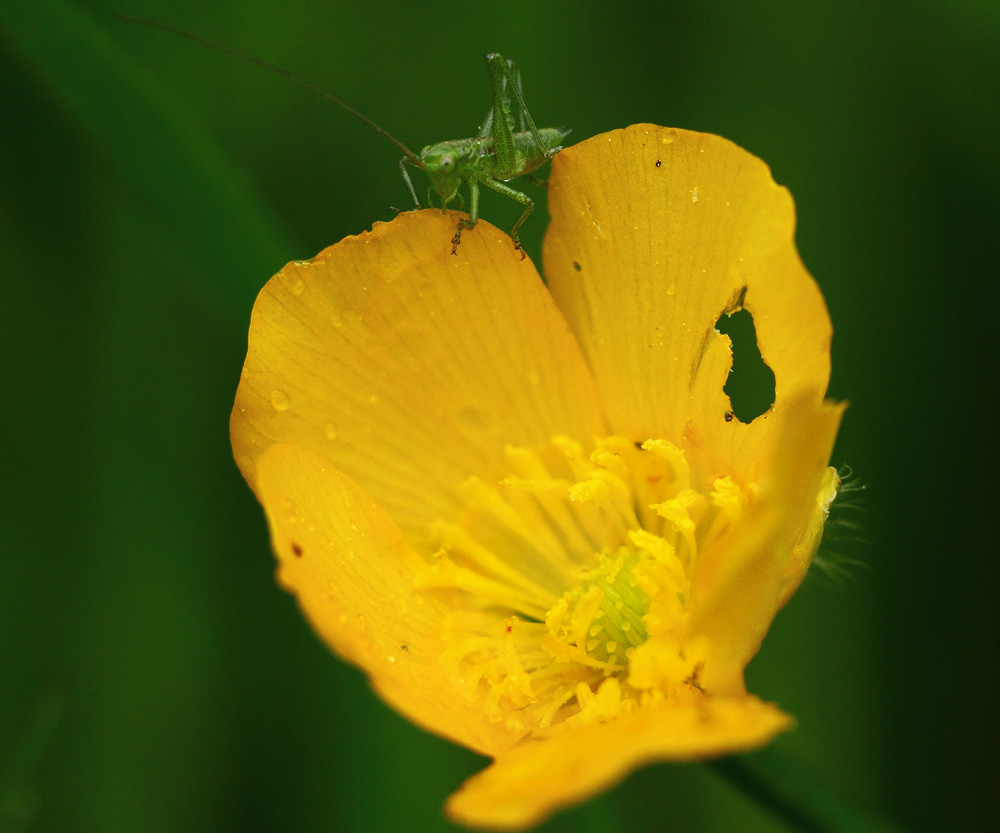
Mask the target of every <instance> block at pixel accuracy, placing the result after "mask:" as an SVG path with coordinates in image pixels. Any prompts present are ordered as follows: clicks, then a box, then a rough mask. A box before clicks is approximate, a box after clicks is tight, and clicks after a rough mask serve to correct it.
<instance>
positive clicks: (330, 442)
mask: <svg viewBox="0 0 1000 833" xmlns="http://www.w3.org/2000/svg"><path fill="white" fill-rule="evenodd" d="M548 197H549V209H550V212H551V215H552V224H551V226H550V228H549V231H548V235H547V237H546V240H545V247H544V258H543V262H544V273H545V276H546V279H547V286H546V284H543V282H542V280H541V279H540V277H539V275H538V273H537V272H536V271H535V268H534V266H533V265H532V263H531V262H530V261H523V262H522V261H521V259H520V258H519V257H518V255H517V253H516V252H515V251H514V248H513V246H512V245H511V241H510V239H509V238H508V237H507V236H506V235H504V234H503V233H501V232H500V231H498V230H497V229H495V228H493V227H491V226H489V225H488V224H487V223H485V222H480V223H479V225H478V226H477V227H476V228H475V229H474V230H470V231H467V232H466V233H465V234H464V235H463V237H462V243H461V246H460V248H459V250H458V255H457V256H452V254H451V246H450V242H449V241H450V240H451V236H452V234H453V232H454V226H455V224H456V216H457V215H454V214H447V215H444V214H442V213H440V212H437V211H422V212H413V213H408V214H402V215H400V216H399V217H398V218H396V219H395V220H393V221H392V222H390V223H386V224H378V225H376V226H375V228H374V229H373V230H372V231H371V232H369V233H365V234H361V235H358V236H357V237H348V238H347V239H345V240H343V241H341V242H340V243H338V244H337V245H335V246H332V247H330V248H328V249H326V250H325V251H323V252H322V253H321V254H319V255H318V256H317V257H316V258H314V259H313V260H310V261H302V262H296V263H290V264H289V265H288V266H286V267H285V268H284V269H283V270H282V271H281V272H280V273H279V274H278V275H276V276H275V277H274V278H273V279H272V280H271V281H270V282H269V283H268V284H267V286H265V288H264V289H263V291H262V292H261V293H260V296H259V297H258V299H257V303H256V306H255V307H254V312H253V318H252V321H251V326H250V340H249V350H248V353H247V359H246V365H245V367H244V369H243V375H242V378H241V381H240V385H239V390H238V391H237V394H236V404H235V407H234V409H233V415H232V424H231V429H232V442H233V450H234V453H235V457H236V460H237V463H238V464H239V466H240V469H241V471H242V472H243V475H244V477H246V479H247V481H248V482H249V484H250V485H251V487H252V488H253V490H254V492H255V493H256V495H257V497H258V499H259V500H260V502H261V503H262V504H263V506H264V509H265V511H266V513H267V518H268V521H269V524H270V529H271V536H272V545H273V548H274V551H275V553H276V554H277V557H278V561H279V567H278V579H279V581H280V582H281V584H282V585H284V586H285V587H286V588H288V589H289V590H290V591H291V592H293V593H294V594H295V595H296V596H297V598H298V601H299V604H300V605H301V607H302V609H303V610H304V611H305V613H306V615H307V616H308V618H309V620H310V621H311V622H312V624H313V627H314V628H315V629H316V630H317V631H318V632H319V634H320V635H321V636H322V637H323V638H324V639H325V640H326V641H327V642H328V643H329V645H330V646H331V647H332V648H333V649H334V650H335V651H336V652H337V653H338V654H340V655H341V656H342V657H344V658H345V659H347V660H348V661H350V662H353V663H356V664H357V665H359V666H360V667H361V668H363V669H364V670H365V671H366V672H367V673H368V675H369V677H370V678H371V682H372V685H373V686H374V688H375V689H376V691H377V692H378V693H379V694H380V695H381V696H382V697H383V698H384V699H385V700H386V701H387V702H388V703H389V704H390V705H392V706H393V707H394V708H396V709H398V710H399V711H400V712H402V713H403V714H405V715H406V716H407V717H409V718H410V719H411V720H413V721H414V722H416V723H418V724H419V725H421V726H423V727H425V728H426V729H429V730H430V731H433V732H436V733H438V734H440V735H443V736H445V737H447V738H450V739H452V740H454V741H456V742H457V743H461V744H464V745H465V746H468V747H470V748H471V749H474V750H476V751H478V752H481V753H483V754H484V755H488V756H491V757H493V758H494V759H495V760H494V762H493V763H492V764H491V765H490V766H488V767H487V768H486V769H485V770H484V771H483V772H481V773H479V774H478V775H476V776H474V777H473V778H471V779H470V780H469V781H468V782H466V784H465V785H464V786H463V787H462V788H461V789H460V790H459V791H458V792H457V793H455V795H453V796H452V797H451V799H450V800H449V801H448V804H447V811H448V813H449V814H450V815H451V817H452V818H454V819H456V820H458V821H460V822H464V823H467V824H471V825H479V826H486V827H509V828H518V827H524V826H527V825H529V824H532V823H534V822H536V821H538V820H540V819H541V818H543V817H544V816H545V815H546V814H548V813H550V812H552V811H553V810H554V809H556V808H558V807H560V806H565V805H568V804H572V803H575V802H579V801H581V800H583V799H584V798H586V797H587V796H589V795H591V794H593V793H594V792H596V791H598V790H600V789H602V788H604V787H606V786H608V785H609V784H611V783H613V782H615V781H616V780H618V779H620V778H621V777H623V776H624V774H626V773H627V772H628V771H630V770H631V769H634V768H635V767H637V766H639V765H641V764H643V763H646V762H649V761H654V760H692V759H699V758H705V757H709V756H714V755H721V754H726V753H731V752H738V751H743V750H748V749H751V748H754V747H758V746H761V745H763V744H765V743H767V742H768V741H769V740H770V739H771V738H772V737H773V736H774V735H775V734H777V733H779V732H781V731H782V730H784V729H786V728H788V727H789V725H790V723H791V719H790V718H789V717H788V716H787V715H786V714H784V713H783V712H782V711H780V710H779V709H778V708H777V707H776V706H774V705H771V704H769V703H765V702H762V701H761V700H759V699H757V698H756V697H754V696H752V695H750V694H748V693H747V691H746V688H745V686H744V680H743V672H744V668H745V667H746V665H747V663H748V662H749V661H750V659H751V658H752V657H753V655H754V654H755V653H756V651H757V649H758V647H759V646H760V644H761V640H762V639H763V637H764V634H765V632H766V630H767V628H768V626H769V624H770V622H771V620H772V618H773V617H774V615H775V613H776V612H777V611H778V609H779V608H780V607H781V606H782V605H783V604H784V603H785V602H786V601H787V600H788V598H789V597H790V596H791V595H792V593H793V592H794V591H795V589H796V587H797V586H798V584H799V582H800V581H801V580H802V578H803V576H804V574H805V572H806V569H807V568H808V566H809V563H810V560H811V559H812V556H813V554H814V552H815V550H816V547H817V545H818V543H819V539H820V535H821V533H822V527H823V522H824V520H825V517H826V512H827V509H828V507H829V505H830V502H831V501H832V500H833V498H834V496H835V493H836V488H837V484H838V481H837V477H836V474H835V473H834V472H833V470H832V469H830V468H828V466H827V462H828V459H829V456H830V451H831V447H832V444H833V440H834V436H835V434H836V431H837V426H838V423H839V421H840V416H841V412H842V407H841V406H839V405H835V404H830V403H827V402H824V393H825V390H826V386H827V381H828V378H829V372H830V354H829V350H830V339H831V327H830V322H829V318H828V315H827V312H826V308H825V305H824V303H823V299H822V297H821V295H820V293H819V290H818V288H817V286H816V284H815V283H814V282H813V280H812V278H811V277H810V276H809V274H808V273H807V272H806V270H805V268H804V267H803V265H802V263H801V261H800V260H799V257H798V254H797V252H796V250H795V245H794V241H793V234H794V224H795V219H794V208H793V205H792V200H791V197H790V196H789V194H788V192H787V191H786V190H785V189H784V188H781V187H779V186H777V185H775V183H774V182H773V180H772V178H771V175H770V172H769V170H768V168H767V167H766V166H765V165H764V163H763V162H761V161H760V160H758V159H757V158H755V157H754V156H751V155H750V154H749V153H747V152H746V151H743V150H741V149H740V148H738V147H737V146H736V145H734V144H732V143H731V142H728V141H726V140H725V139H721V138H719V137H717V136H711V135H707V134H702V133H693V132H688V131H684V130H676V129H667V128H661V127H654V126H652V125H637V126H633V127H630V128H628V129H626V130H620V131H615V132H613V133H608V134H605V135H602V136H597V137H595V138H593V139H590V140H588V141H585V142H582V143H581V144H579V145H576V146H574V147H571V148H569V149H567V150H564V151H562V152H561V153H560V154H559V155H558V156H557V157H556V158H555V159H554V160H553V164H552V176H551V180H550V187H549V192H548ZM738 308H744V309H746V310H748V311H749V312H750V313H751V314H752V315H753V318H754V322H755V325H756V332H757V341H758V345H759V348H760V351H761V354H762V356H763V358H764V360H765V361H766V362H767V364H768V365H769V366H770V368H771V369H772V370H773V372H774V377H775V396H774V403H773V405H772V407H771V408H770V410H769V411H767V412H766V413H765V414H763V415H761V416H760V417H758V418H757V419H754V420H753V421H752V422H751V423H749V424H744V423H742V422H741V421H740V420H739V419H738V418H736V417H735V416H734V415H733V412H732V406H731V404H730V402H729V398H728V397H727V396H726V394H725V393H724V391H723V386H724V385H725V383H726V379H727V375H728V373H729V370H730V367H731V363H732V351H731V344H730V340H729V338H728V337H727V336H725V335H721V334H720V333H719V332H718V331H717V330H716V329H715V324H716V322H717V320H718V319H719V317H720V315H722V314H724V313H726V312H732V311H734V310H736V309H738Z"/></svg>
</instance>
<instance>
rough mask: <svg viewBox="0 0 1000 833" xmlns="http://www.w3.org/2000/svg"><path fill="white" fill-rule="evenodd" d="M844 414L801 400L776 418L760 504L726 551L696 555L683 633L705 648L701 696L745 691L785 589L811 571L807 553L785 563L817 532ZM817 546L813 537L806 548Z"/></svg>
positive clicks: (731, 538)
mask: <svg viewBox="0 0 1000 833" xmlns="http://www.w3.org/2000/svg"><path fill="white" fill-rule="evenodd" d="M843 411H844V406H843V405H834V404H832V403H827V402H822V403H820V402H817V401H816V397H815V396H814V395H811V394H808V393H806V394H803V395H802V396H800V397H799V398H798V399H795V400H793V401H792V402H790V403H788V404H787V405H786V406H785V407H784V408H782V410H781V411H780V412H778V413H777V414H775V415H774V417H773V419H774V422H773V423H772V425H771V430H770V432H769V435H768V437H767V440H768V442H769V444H770V445H769V447H768V448H767V449H766V452H765V454H764V462H763V465H764V466H765V468H764V470H763V472H762V481H761V491H760V494H759V496H758V497H757V498H756V499H755V501H754V502H753V504H752V505H751V506H750V507H749V508H748V509H747V510H746V512H745V514H744V515H743V517H742V518H741V521H740V524H739V526H738V527H737V528H736V529H735V530H733V532H731V533H730V535H729V536H727V539H726V541H727V542H728V545H727V546H720V547H717V548H715V549H712V548H710V549H709V550H708V551H707V552H704V553H702V556H701V560H700V561H699V563H698V565H697V567H696V569H695V571H694V575H693V577H692V582H691V594H692V599H691V611H692V618H691V621H690V623H689V628H688V633H689V635H690V636H692V637H704V638H707V639H708V641H709V642H710V644H711V654H710V658H709V660H708V661H707V662H706V664H705V668H704V670H703V672H702V675H701V677H700V682H701V684H702V685H703V686H704V687H705V688H706V690H711V691H713V692H721V693H724V694H725V693H734V692H739V691H742V690H743V669H744V668H745V667H746V665H747V663H749V662H750V660H751V659H752V658H753V656H754V654H755V653H756V652H757V649H758V648H759V647H760V643H761V641H762V640H763V638H764V635H765V633H766V632H767V629H768V627H769V626H770V624H771V621H772V619H773V618H774V615H775V614H776V613H777V611H778V610H779V608H780V607H781V605H782V604H784V602H785V601H786V600H787V597H788V592H789V591H788V585H789V584H790V583H794V585H795V586H797V584H798V582H799V581H800V580H801V576H802V575H803V574H804V573H805V569H806V568H807V567H808V565H809V560H811V557H812V553H811V552H810V553H809V554H808V558H806V557H802V558H799V559H798V560H797V561H796V563H795V564H794V565H792V567H793V569H791V570H790V563H789V562H790V560H791V559H792V555H793V553H794V552H795V547H796V544H797V543H798V542H799V541H800V539H802V538H803V536H804V535H807V536H808V535H810V534H811V533H812V527H813V526H814V525H815V516H816V514H817V512H818V511H819V509H818V507H817V496H818V494H819V493H820V489H821V485H822V484H823V482H824V476H825V474H826V472H827V461H828V460H829V458H830V451H831V449H832V447H833V441H834V438H835V437H836V434H837V428H838V426H839V425H840V418H841V416H842V414H843ZM816 543H818V539H817V538H815V536H813V537H812V538H811V539H810V546H813V547H815V544H816ZM800 555H802V554H800ZM792 589H794V587H793V588H792Z"/></svg>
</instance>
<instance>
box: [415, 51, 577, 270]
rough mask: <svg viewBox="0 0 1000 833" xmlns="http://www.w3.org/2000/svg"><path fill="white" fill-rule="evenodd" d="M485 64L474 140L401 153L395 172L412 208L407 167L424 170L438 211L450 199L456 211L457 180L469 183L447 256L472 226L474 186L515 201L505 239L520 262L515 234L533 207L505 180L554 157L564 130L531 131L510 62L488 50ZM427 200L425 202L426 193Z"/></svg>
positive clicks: (476, 195)
mask: <svg viewBox="0 0 1000 833" xmlns="http://www.w3.org/2000/svg"><path fill="white" fill-rule="evenodd" d="M486 65H487V67H489V71H490V78H491V80H492V81H493V106H492V107H491V108H490V111H489V112H488V113H487V114H486V118H485V120H484V121H483V125H482V127H481V128H480V130H479V135H478V136H477V137H476V138H475V139H453V140H452V141H449V142H438V143H437V144H436V145H428V146H427V147H425V148H424V149H423V150H422V151H420V156H414V155H413V154H412V153H410V152H408V151H405V150H404V153H406V156H404V157H403V159H402V160H401V162H400V164H399V169H400V170H401V171H402V173H403V179H405V180H406V186H407V188H409V190H410V195H411V196H412V197H413V201H414V202H415V203H416V205H417V207H418V208H419V207H420V200H419V199H417V192H416V191H415V190H414V188H413V183H412V182H411V181H410V175H409V174H408V173H407V170H406V166H407V165H412V166H414V167H416V168H421V169H422V170H423V171H425V172H426V174H427V178H428V179H429V180H430V181H431V190H433V191H434V192H436V193H437V195H438V196H439V197H440V198H441V203H442V206H441V207H442V209H444V208H447V206H448V203H449V202H451V201H452V200H457V202H458V207H459V208H460V209H461V208H462V207H463V205H464V200H463V199H462V195H461V194H460V193H459V188H460V187H461V185H462V183H463V182H468V183H469V219H468V220H459V223H458V228H457V229H456V230H455V236H454V237H453V238H452V241H451V253H452V254H457V253H458V244H459V242H460V241H461V239H462V230H463V229H467V228H472V227H473V226H475V225H476V222H477V221H478V220H479V186H480V185H485V186H486V187H487V188H491V189H492V190H494V191H496V192H497V193H499V194H503V195H504V196H507V197H510V198H511V199H512V200H515V201H516V202H519V203H520V204H521V205H522V206H524V211H522V212H521V216H520V217H518V218H517V220H516V221H515V222H514V225H513V226H511V229H510V236H511V238H512V239H513V240H514V248H515V249H518V250H519V251H520V252H521V257H522V258H523V257H524V251H523V250H522V249H521V241H520V238H519V237H518V233H517V232H518V229H520V228H521V226H522V225H523V223H524V221H525V220H527V219H528V217H529V216H530V214H531V212H532V211H534V210H535V203H534V201H533V200H532V199H531V197H529V196H528V195H527V194H522V193H521V192H520V191H517V190H515V189H514V188H511V186H509V185H508V184H507V182H508V181H509V180H511V179H515V178H516V177H519V176H525V175H529V176H530V174H531V173H532V172H534V171H536V170H537V169H538V168H540V167H541V166H542V165H544V164H545V163H546V162H547V161H548V160H549V159H551V158H552V157H553V156H555V155H556V153H557V152H558V151H559V150H560V149H561V148H560V145H561V143H562V140H563V139H565V138H566V136H567V135H569V131H568V130H563V129H561V128H558V127H543V128H542V129H541V130H539V129H538V128H537V127H535V121H534V119H532V118H531V113H529V112H528V108H527V106H526V105H525V103H524V94H523V92H522V90H521V73H520V72H519V71H518V69H517V65H516V64H515V63H514V62H513V61H509V60H507V59H506V58H504V57H503V56H502V55H500V54H498V53H496V52H492V53H490V54H489V55H487V56H486ZM512 105H516V107H517V111H518V118H519V127H520V130H519V131H517V132H515V131H514V116H513V114H512V113H511V110H512ZM427 197H428V202H430V192H428V195H427Z"/></svg>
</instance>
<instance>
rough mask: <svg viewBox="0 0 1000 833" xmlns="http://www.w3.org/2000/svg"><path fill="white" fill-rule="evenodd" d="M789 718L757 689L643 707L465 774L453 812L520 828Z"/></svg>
mask: <svg viewBox="0 0 1000 833" xmlns="http://www.w3.org/2000/svg"><path fill="white" fill-rule="evenodd" d="M791 724H792V719H791V718H790V717H789V716H788V715H786V714H785V713H784V712H782V711H781V710H779V709H778V708H776V707H775V706H773V705H771V704H769V703H764V702H761V701H760V700H758V699H757V698H756V697H752V696H746V697H738V698H735V697H734V698H704V699H701V700H698V701H692V702H687V703H684V704H679V703H674V702H671V703H668V704H665V705H664V706H662V707H658V708H644V709H639V710H637V711H634V712H630V713H628V714H624V715H622V716H620V717H618V718H617V719H616V720H614V721H613V722H611V723H601V724H594V725H590V726H584V727H580V728H574V729H573V730H571V731H565V732H563V733H561V734H558V735H556V736H554V737H552V738H549V739H546V740H541V741H533V740H529V741H524V742H523V743H521V744H519V745H518V746H516V747H514V748H513V749H512V750H511V751H510V752H508V753H506V754H505V755H503V756H501V757H500V758H499V759H498V760H497V761H496V762H494V763H493V764H491V765H490V766H489V767H487V768H486V769H485V770H483V771H482V772H480V773H479V774H477V775H474V776H473V777H472V778H470V779H469V780H468V781H466V782H465V784H463V785H462V788H461V789H460V790H459V791H458V792H456V793H455V794H454V795H452V796H451V798H450V799H449V800H448V804H447V812H448V815H449V816H450V817H451V818H452V819H454V820H455V821H458V822H461V823H463V824H469V825H474V826H479V827H488V828H496V829H505V830H520V829H522V828H525V827H529V826H530V825H532V824H535V823H536V822H538V821H540V820H541V819H542V818H544V817H545V816H547V815H548V814H550V813H551V812H553V811H554V810H556V809H558V808H560V807H565V806H568V805H571V804H576V803H578V802H580V801H583V800H584V799H586V798H588V797H589V796H591V795H593V794H594V793H597V792H599V791H601V790H603V789H605V788H607V787H609V786H611V785H612V784H614V783H616V782H617V781H619V780H621V779H622V778H623V777H625V775H627V774H628V773H629V772H631V771H632V770H634V769H637V768H638V767H640V766H642V765H644V764H647V763H652V762H654V761H690V760H697V759H701V758H709V757H714V756H717V755H723V754H727V753H734V752H745V751H748V750H750V749H754V748H757V747H759V746H763V745H764V744H765V743H767V742H768V741H769V740H771V738H773V737H774V736H775V735H777V734H778V733H779V732H782V731H784V730H785V729H788V728H789V727H790V726H791ZM542 784H544V788H540V785H542Z"/></svg>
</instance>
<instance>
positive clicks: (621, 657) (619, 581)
mask: <svg viewBox="0 0 1000 833" xmlns="http://www.w3.org/2000/svg"><path fill="white" fill-rule="evenodd" d="M643 557H644V554H643V553H642V552H641V551H638V552H637V551H633V550H629V549H628V548H627V547H622V548H621V549H620V550H619V551H618V554H617V556H615V557H614V558H612V557H611V556H609V555H607V554H606V553H601V554H600V555H599V556H598V561H597V565H596V566H595V567H594V568H593V569H592V570H588V571H587V572H586V573H584V576H583V581H582V582H581V585H580V587H579V589H578V590H577V591H576V593H574V595H575V596H577V598H579V597H580V596H582V595H583V594H585V593H586V592H587V591H588V590H589V589H590V588H591V587H594V586H597V587H599V588H600V589H601V591H602V592H603V594H604V598H603V600H602V601H601V606H600V608H598V610H597V613H596V614H595V615H594V619H593V621H592V622H591V624H590V628H589V629H588V630H587V644H586V645H584V646H581V647H583V648H585V650H586V651H587V653H588V654H590V656H592V657H593V658H594V659H597V660H601V661H602V662H611V663H614V664H616V665H624V664H626V663H627V662H628V654H627V651H628V650H629V649H630V648H634V647H635V646H637V645H641V644H642V643H643V642H645V641H646V625H645V622H643V616H645V615H646V612H647V611H648V610H649V597H648V596H647V595H646V594H645V593H643V592H642V590H640V589H639V586H638V584H639V582H638V579H637V578H636V575H635V567H636V565H638V564H639V562H640V561H642V560H643ZM577 594H579V595H577Z"/></svg>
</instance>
